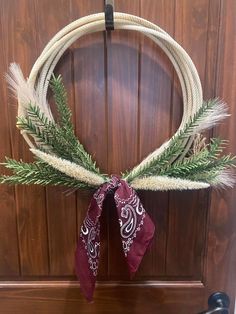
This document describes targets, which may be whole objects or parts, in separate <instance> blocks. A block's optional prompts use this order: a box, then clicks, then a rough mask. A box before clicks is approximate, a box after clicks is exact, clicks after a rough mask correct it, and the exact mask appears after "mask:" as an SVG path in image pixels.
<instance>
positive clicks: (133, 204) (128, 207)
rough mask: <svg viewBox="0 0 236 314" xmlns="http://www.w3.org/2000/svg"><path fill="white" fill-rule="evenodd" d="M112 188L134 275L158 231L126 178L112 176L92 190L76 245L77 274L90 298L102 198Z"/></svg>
mask: <svg viewBox="0 0 236 314" xmlns="http://www.w3.org/2000/svg"><path fill="white" fill-rule="evenodd" d="M109 192H114V199H115V204H116V209H117V213H118V218H119V224H120V235H121V241H122V245H123V251H124V255H125V257H126V261H127V264H128V267H129V271H130V274H131V275H133V274H134V273H135V272H136V271H137V269H138V267H139V264H140V262H141V260H142V257H143V255H144V254H145V251H146V249H147V247H148V246H149V244H150V241H151V240H152V238H153V235H154V231H155V226H154V224H153V222H152V221H151V219H150V217H149V216H148V214H147V213H146V212H145V210H144V208H143V206H142V204H141V202H140V199H139V197H138V196H137V194H136V192H135V191H134V189H132V188H131V187H130V186H129V185H128V184H127V182H126V181H124V180H121V179H119V178H118V177H116V176H113V177H112V178H111V180H110V182H107V183H104V184H103V185H101V187H100V188H99V189H98V190H97V191H96V192H95V193H94V194H93V198H92V200H91V202H90V205H89V208H88V212H87V216H86V218H85V220H84V222H83V224H82V227H81V232H80V236H79V241H78V244H77V249H76V263H75V268H76V275H77V277H78V279H79V280H80V286H81V290H82V292H83V293H84V295H85V297H86V299H87V300H88V301H92V299H93V292H94V288H95V282H96V276H97V271H98V263H99V249H100V222H99V218H100V216H101V213H102V206H103V201H104V199H105V198H106V195H107V194H108V193H109Z"/></svg>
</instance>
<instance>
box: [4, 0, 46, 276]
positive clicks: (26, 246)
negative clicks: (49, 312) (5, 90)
mask: <svg viewBox="0 0 236 314" xmlns="http://www.w3.org/2000/svg"><path fill="white" fill-rule="evenodd" d="M1 13H2V16H1V23H2V27H3V32H4V38H5V49H6V56H7V58H6V62H7V67H8V64H9V63H10V62H12V61H15V62H18V63H20V64H21V65H22V70H23V72H24V74H25V75H26V76H27V75H28V73H29V70H30V69H31V66H32V63H33V61H34V60H35V58H36V56H37V43H36V25H35V17H36V11H35V6H34V1H27V0H23V1H21V4H20V5H19V2H18V1H14V0H13V1H9V2H4V7H3V8H2V10H1ZM5 66H6V65H5ZM7 67H6V68H5V71H4V72H6V71H7ZM5 105H7V106H8V110H9V117H10V134H11V135H10V141H11V146H12V155H13V157H14V158H16V159H23V160H25V161H27V160H32V154H30V153H29V150H28V147H27V145H26V144H25V143H24V141H23V139H22V137H21V136H20V134H19V131H18V130H17V129H16V127H15V123H16V106H15V101H13V99H12V97H11V98H8V100H7V101H5ZM16 207H17V222H18V238H19V248H20V265H21V274H22V275H45V274H48V243H47V240H48V239H47V227H46V203H45V192H44V188H41V187H35V186H27V187H25V186H19V187H17V188H16ZM13 241H14V236H13Z"/></svg>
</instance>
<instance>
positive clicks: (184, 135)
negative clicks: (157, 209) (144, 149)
mask: <svg viewBox="0 0 236 314" xmlns="http://www.w3.org/2000/svg"><path fill="white" fill-rule="evenodd" d="M217 102H218V99H212V100H209V101H206V102H204V103H203V105H202V106H201V107H200V108H199V110H198V111H197V112H196V113H195V114H194V115H193V117H191V118H190V119H189V121H188V122H187V123H186V124H185V127H184V128H183V129H182V130H181V131H180V132H179V133H178V134H177V135H176V136H175V137H173V138H172V139H171V141H170V144H169V146H168V147H167V148H166V149H165V150H164V151H163V153H162V154H161V155H158V156H155V157H153V158H152V159H150V161H149V162H148V163H146V164H144V165H143V166H142V167H138V170H136V169H135V168H134V169H133V170H131V171H130V172H128V173H126V174H124V175H123V177H124V178H125V179H126V180H127V181H128V182H131V181H132V180H134V179H135V178H136V177H144V176H150V175H160V173H164V171H165V170H166V168H169V167H170V166H171V165H172V163H173V161H174V160H175V159H176V158H177V157H178V156H179V155H180V154H181V153H182V152H183V151H184V148H185V143H186V139H188V138H189V137H190V136H192V135H194V134H196V132H197V131H198V129H199V128H200V126H201V124H202V123H203V122H204V119H205V118H206V117H207V116H208V115H209V113H211V112H212V110H213V108H214V106H215V105H216V103H217Z"/></svg>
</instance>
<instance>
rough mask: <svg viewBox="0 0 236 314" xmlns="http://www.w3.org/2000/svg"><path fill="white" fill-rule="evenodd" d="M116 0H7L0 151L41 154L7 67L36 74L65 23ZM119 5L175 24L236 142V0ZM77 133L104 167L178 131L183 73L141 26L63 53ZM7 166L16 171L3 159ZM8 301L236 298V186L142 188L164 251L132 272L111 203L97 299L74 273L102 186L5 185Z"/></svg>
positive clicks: (2, 26) (0, 253) (0, 297)
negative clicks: (24, 128) (226, 114)
mask: <svg viewBox="0 0 236 314" xmlns="http://www.w3.org/2000/svg"><path fill="white" fill-rule="evenodd" d="M103 5H104V1H103V0H96V1H92V0H86V1H85V0H84V1H79V0H67V1H65V0H50V1H46V0H40V1H39V0H20V1H19V0H1V1H0V38H1V40H0V52H1V60H0V80H1V81H0V95H1V97H0V100H1V102H0V106H1V123H0V134H1V145H0V157H1V160H3V159H4V156H13V157H14V158H17V159H20V158H22V159H23V160H25V161H28V160H31V159H32V156H31V154H30V153H29V152H28V148H27V146H26V144H25V143H24V142H23V139H22V138H21V137H20V135H19V132H18V131H17V130H16V127H15V117H16V104H15V101H14V99H12V98H11V97H10V96H9V92H8V90H7V87H6V84H5V82H4V79H3V74H4V73H5V72H6V71H7V68H8V65H9V63H10V62H12V61H16V62H18V63H19V64H20V65H21V66H22V68H23V71H24V74H25V75H26V76H27V75H28V74H29V71H30V69H31V67H32V65H33V62H34V61H35V59H36V57H37V56H38V55H39V53H40V52H41V50H42V49H43V47H44V45H45V44H46V43H47V42H48V40H49V39H50V38H51V37H52V36H53V35H54V34H55V33H56V32H57V31H58V30H59V29H60V28H61V27H63V26H64V25H66V24H68V23H69V22H71V21H73V20H75V19H78V18H80V17H82V16H85V15H88V14H91V13H96V12H101V11H103ZM115 9H116V11H120V12H122V11H123V12H127V13H131V14H135V15H139V16H142V17H144V18H146V19H148V20H150V21H152V22H154V23H156V24H158V25H160V26H161V27H162V28H164V29H165V30H167V31H168V32H169V33H170V34H171V35H172V36H174V37H175V38H176V40H177V41H178V42H179V43H180V44H181V45H182V46H183V47H184V48H185V49H186V51H187V52H188V53H189V54H190V56H191V57H192V59H193V61H194V63H195V64H196V67H197V69H198V71H199V74H200V77H201V81H202V85H203V88H204V96H205V98H206V99H207V98H210V97H214V96H217V95H218V96H220V97H222V98H223V99H224V100H225V101H226V102H227V103H228V104H229V106H230V112H231V114H232V116H231V118H230V120H228V121H227V123H225V124H223V125H221V126H220V127H217V128H216V129H214V130H213V132H212V133H213V134H214V135H217V134H220V135H221V136H222V137H224V138H228V139H229V140H230V145H229V146H230V147H229V149H230V150H231V151H232V152H233V153H236V137H235V124H236V106H235V97H236V54H235V49H236V37H235V34H236V2H235V0H227V1H226V0H192V1H188V0H165V1H164V0H163V1H153V0H139V1H138V0H137V1H133V0H119V1H116V3H115ZM57 72H58V73H61V74H62V75H63V78H64V81H65V83H66V87H67V90H68V95H69V102H70V105H71V108H72V110H73V114H74V115H73V119H74V123H75V125H76V130H77V135H78V136H79V138H80V139H81V141H82V143H83V144H84V145H85V147H86V148H87V150H88V151H89V152H91V153H92V154H93V156H94V157H95V158H96V160H97V161H98V164H99V166H100V167H101V168H102V170H103V171H105V172H107V173H119V172H120V171H123V170H125V169H127V168H129V167H132V166H134V165H135V164H136V163H137V162H138V161H140V160H141V158H143V157H144V156H145V155H146V154H147V153H149V152H150V151H152V150H153V149H154V148H156V147H157V146H159V145H160V144H161V143H162V142H164V141H165V140H166V139H167V138H169V137H170V136H171V134H173V133H174V131H175V130H176V128H177V126H178V124H179V122H180V119H181V114H182V107H181V104H182V101H181V92H180V88H179V83H178V80H177V79H176V75H175V73H174V71H173V68H172V66H171V64H170V62H169V60H168V59H167V57H166V56H165V55H164V54H163V53H162V52H161V51H160V49H158V48H157V47H156V46H155V45H154V44H153V43H152V42H151V41H150V40H149V39H147V38H144V37H143V36H140V35H139V34H137V33H134V32H127V31H114V32H112V34H111V35H110V36H108V35H107V34H105V33H97V34H93V35H89V36H86V37H84V38H82V39H81V40H79V41H78V42H77V43H75V44H74V45H73V46H72V47H71V48H70V49H69V51H67V53H66V54H65V55H64V56H63V58H62V60H61V61H60V63H59V65H58V67H57ZM1 171H4V170H3V169H1ZM0 189H1V194H0V204H1V207H0V287H1V290H0V308H1V311H2V313H4V314H23V313H24V314H28V313H35V314H38V313H40V314H41V313H44V314H47V313H50V314H54V313H55V314H62V313H63V314H73V313H91V314H92V313H116V314H118V313H137V314H141V313H150V314H154V313H163V314H172V313H173V314H177V313H178V314H194V313H198V312H200V311H202V310H204V309H205V308H207V305H206V300H207V298H208V296H209V295H210V293H211V292H213V291H217V290H222V291H225V292H227V293H228V294H229V295H230V297H231V312H230V313H233V303H234V294H235V282H236V270H235V269H236V257H235V256H236V214H235V208H234V203H235V200H236V197H235V194H234V192H235V191H233V190H231V191H223V192H222V191H219V192H210V191H200V192H196V191H194V192H191V191H190V192H171V193H167V192H160V193H157V192H155V193H154V192H145V193H144V192H142V193H140V197H141V200H142V202H143V204H144V207H145V209H146V210H147V211H148V213H149V214H150V216H151V217H152V219H153V221H154V222H155V224H156V235H155V239H154V243H153V246H152V249H151V250H150V251H149V252H148V253H147V254H146V256H145V258H144V259H143V262H142V265H141V267H140V269H139V271H138V273H137V275H136V276H135V278H134V279H133V280H132V281H130V280H129V278H128V272H127V267H126V264H125V261H124V257H123V255H122V253H121V243H120V239H119V230H118V224H117V218H116V216H115V210H114V208H113V207H112V206H111V204H110V203H109V201H108V202H107V203H106V206H105V208H104V212H103V215H102V254H101V262H100V269H99V283H98V285H97V288H96V293H95V302H94V303H93V304H87V303H86V301H85V300H84V299H83V297H82V296H81V294H80V290H79V285H78V283H77V282H76V280H75V276H74V251H75V246H76V237H77V233H78V228H79V226H80V224H81V222H82V220H83V218H84V216H85V213H86V209H87V206H88V202H89V199H90V197H91V194H89V193H86V192H77V193H74V194H72V195H70V196H65V195H64V194H63V188H59V187H47V188H42V187H36V186H34V187H24V186H19V187H18V186H17V187H9V186H1V187H0Z"/></svg>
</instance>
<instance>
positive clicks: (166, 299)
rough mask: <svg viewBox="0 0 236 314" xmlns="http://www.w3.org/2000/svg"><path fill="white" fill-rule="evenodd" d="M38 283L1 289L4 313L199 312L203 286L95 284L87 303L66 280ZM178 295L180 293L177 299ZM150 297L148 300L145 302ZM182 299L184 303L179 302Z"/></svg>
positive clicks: (107, 313)
mask: <svg viewBox="0 0 236 314" xmlns="http://www.w3.org/2000/svg"><path fill="white" fill-rule="evenodd" d="M56 286H57V288H56V289H53V287H52V284H50V283H49V284H48V285H47V284H42V285H41V286H40V285H38V286H37V288H36V287H35V288H34V286H33V285H32V284H30V283H29V284H28V285H27V284H26V285H24V284H23V287H22V288H21V289H19V288H18V289H17V288H14V287H13V288H12V289H8V288H5V289H4V288H2V292H1V294H0V302H1V306H2V308H4V311H5V312H4V314H5V313H6V314H12V313H15V314H22V313H30V312H32V311H33V312H34V313H36V314H41V313H44V314H49V313H50V314H58V313H63V314H76V313H78V312H79V313H85V314H92V313H97V314H103V313H106V314H110V313H117V314H123V313H127V314H134V313H148V314H153V313H163V314H176V313H178V314H190V313H198V312H200V311H201V309H202V307H201V295H202V290H203V287H202V286H201V285H199V284H198V283H196V284H192V285H189V286H188V285H187V286H186V283H179V284H177V285H176V286H175V287H168V284H167V283H166V285H165V283H164V285H162V288H161V289H158V286H152V285H150V286H145V284H144V283H140V285H139V286H138V285H129V284H128V285H126V284H121V285H117V284H116V283H112V282H110V283H109V284H107V285H105V284H102V285H99V286H98V287H97V289H96V293H95V297H96V302H94V303H92V304H88V303H87V302H86V301H85V300H84V298H82V297H81V295H80V294H79V291H78V288H76V287H75V286H73V285H71V284H70V283H69V284H68V283H66V282H64V283H57V284H56ZM179 295H182V296H184V299H183V298H179ZM147 300H150V301H151V300H152V301H151V302H146V301H147ZM183 301H184V302H183Z"/></svg>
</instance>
